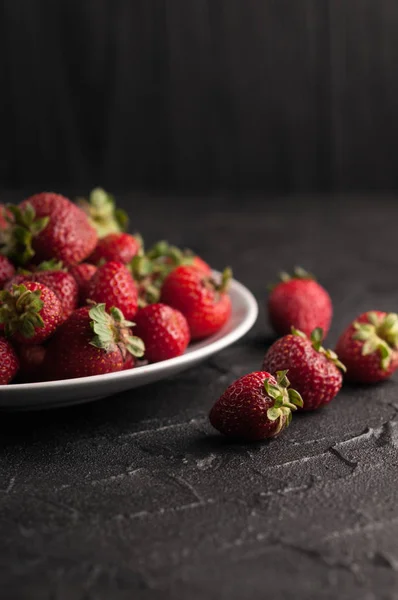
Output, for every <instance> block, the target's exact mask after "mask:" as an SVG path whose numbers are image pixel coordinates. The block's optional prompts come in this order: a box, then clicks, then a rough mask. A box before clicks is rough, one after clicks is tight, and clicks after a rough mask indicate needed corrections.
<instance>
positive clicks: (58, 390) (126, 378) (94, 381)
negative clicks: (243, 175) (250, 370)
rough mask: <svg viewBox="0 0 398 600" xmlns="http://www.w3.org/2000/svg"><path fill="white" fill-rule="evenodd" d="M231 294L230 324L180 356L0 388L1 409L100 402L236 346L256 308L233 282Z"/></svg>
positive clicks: (244, 289) (254, 315)
mask: <svg viewBox="0 0 398 600" xmlns="http://www.w3.org/2000/svg"><path fill="white" fill-rule="evenodd" d="M230 294H231V300H232V315H231V318H230V320H229V322H228V323H227V324H226V325H225V326H224V327H223V328H222V329H221V330H220V331H219V332H218V333H217V334H216V335H213V336H212V337H210V338H207V339H206V340H203V341H201V342H196V343H193V344H191V345H190V346H189V348H188V350H187V351H186V352H185V354H184V355H183V356H178V357H177V358H171V359H170V360H165V361H163V362H160V363H156V364H153V365H146V366H144V367H138V368H136V369H131V370H129V371H121V372H119V373H109V374H108V375H94V376H92V377H80V378H78V379H64V380H62V381H46V382H44V383H19V384H15V385H0V409H8V410H10V409H11V410H20V409H40V408H56V407H59V406H67V405H69V404H79V403H82V402H89V401H91V400H99V399H100V398H104V397H105V396H110V395H112V394H117V393H119V392H123V391H125V390H129V389H132V388H136V387H139V386H142V385H146V384H147V383H153V382H155V381H159V380H160V379H165V378H166V377H170V376H171V375H175V374H176V373H179V372H180V371H184V370H185V369H188V368H189V367H192V366H193V365H196V364H197V363H199V362H201V361H203V360H204V359H206V358H208V357H209V356H211V355H212V354H215V353H216V352H219V351H220V350H222V349H223V348H226V347H227V346H230V345H231V344H233V343H234V342H236V341H237V340H238V339H239V338H241V337H242V336H243V335H245V333H247V332H248V331H249V329H251V327H252V325H253V324H254V323H255V321H256V318H257V314H258V306H257V302H256V300H255V298H254V296H253V294H252V293H251V292H249V290H248V289H247V288H245V286H243V285H242V284H241V283H239V282H238V281H235V280H233V281H232V283H231V288H230Z"/></svg>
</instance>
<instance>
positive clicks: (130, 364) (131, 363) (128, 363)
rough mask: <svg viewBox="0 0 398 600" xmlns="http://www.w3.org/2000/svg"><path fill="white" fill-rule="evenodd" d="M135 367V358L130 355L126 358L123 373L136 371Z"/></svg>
mask: <svg viewBox="0 0 398 600" xmlns="http://www.w3.org/2000/svg"><path fill="white" fill-rule="evenodd" d="M134 367H135V358H134V356H133V355H132V354H128V355H127V356H126V360H125V361H124V364H123V371H129V370H130V369H134Z"/></svg>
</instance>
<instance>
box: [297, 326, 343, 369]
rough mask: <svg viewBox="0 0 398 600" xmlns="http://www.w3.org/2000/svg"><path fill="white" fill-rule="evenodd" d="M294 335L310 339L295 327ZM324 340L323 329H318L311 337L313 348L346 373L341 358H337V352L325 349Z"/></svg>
mask: <svg viewBox="0 0 398 600" xmlns="http://www.w3.org/2000/svg"><path fill="white" fill-rule="evenodd" d="M292 335H296V336H298V337H302V338H305V339H308V338H307V336H306V335H305V333H303V332H302V331H300V330H299V329H296V328H295V327H292ZM322 340H323V329H322V328H321V327H316V328H315V329H314V331H313V332H312V333H311V337H310V341H311V344H312V347H313V348H314V350H316V352H319V354H323V355H324V356H325V357H326V358H327V359H328V360H329V361H330V362H331V363H333V364H334V365H335V366H336V367H337V368H338V369H341V371H343V373H345V372H346V371H347V369H346V367H345V365H343V363H342V362H341V361H340V360H339V357H338V356H337V354H336V352H335V351H334V350H330V349H329V348H328V349H326V348H324V347H323V346H322Z"/></svg>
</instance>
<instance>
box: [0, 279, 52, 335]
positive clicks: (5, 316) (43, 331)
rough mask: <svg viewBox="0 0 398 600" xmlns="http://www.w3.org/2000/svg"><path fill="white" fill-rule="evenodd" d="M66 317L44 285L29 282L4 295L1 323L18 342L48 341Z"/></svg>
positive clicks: (1, 294) (1, 295) (0, 304)
mask: <svg viewBox="0 0 398 600" xmlns="http://www.w3.org/2000/svg"><path fill="white" fill-rule="evenodd" d="M62 315H63V310H62V305H61V302H60V301H59V300H58V298H57V296H56V295H55V293H54V292H53V291H52V290H50V289H49V288H48V287H46V286H45V285H42V284H41V283H36V282H30V281H27V282H25V283H22V284H21V285H14V286H13V288H12V289H11V290H3V291H2V292H0V323H3V324H4V330H5V333H6V335H7V336H10V337H12V339H13V340H15V341H16V342H19V343H23V344H40V343H41V342H44V340H46V339H47V338H49V337H50V336H51V335H52V334H53V333H54V332H55V330H56V329H57V327H58V326H59V324H60V323H61V320H62Z"/></svg>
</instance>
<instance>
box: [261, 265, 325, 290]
mask: <svg viewBox="0 0 398 600" xmlns="http://www.w3.org/2000/svg"><path fill="white" fill-rule="evenodd" d="M278 277H279V281H278V283H270V284H268V285H267V289H268V291H269V292H272V290H273V289H274V288H276V286H277V285H278V284H279V283H280V282H282V283H287V282H288V281H292V279H311V280H313V281H316V277H315V276H314V275H312V273H309V272H308V271H306V270H305V269H303V268H302V267H294V269H293V275H290V273H288V272H287V271H280V272H279V274H278Z"/></svg>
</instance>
